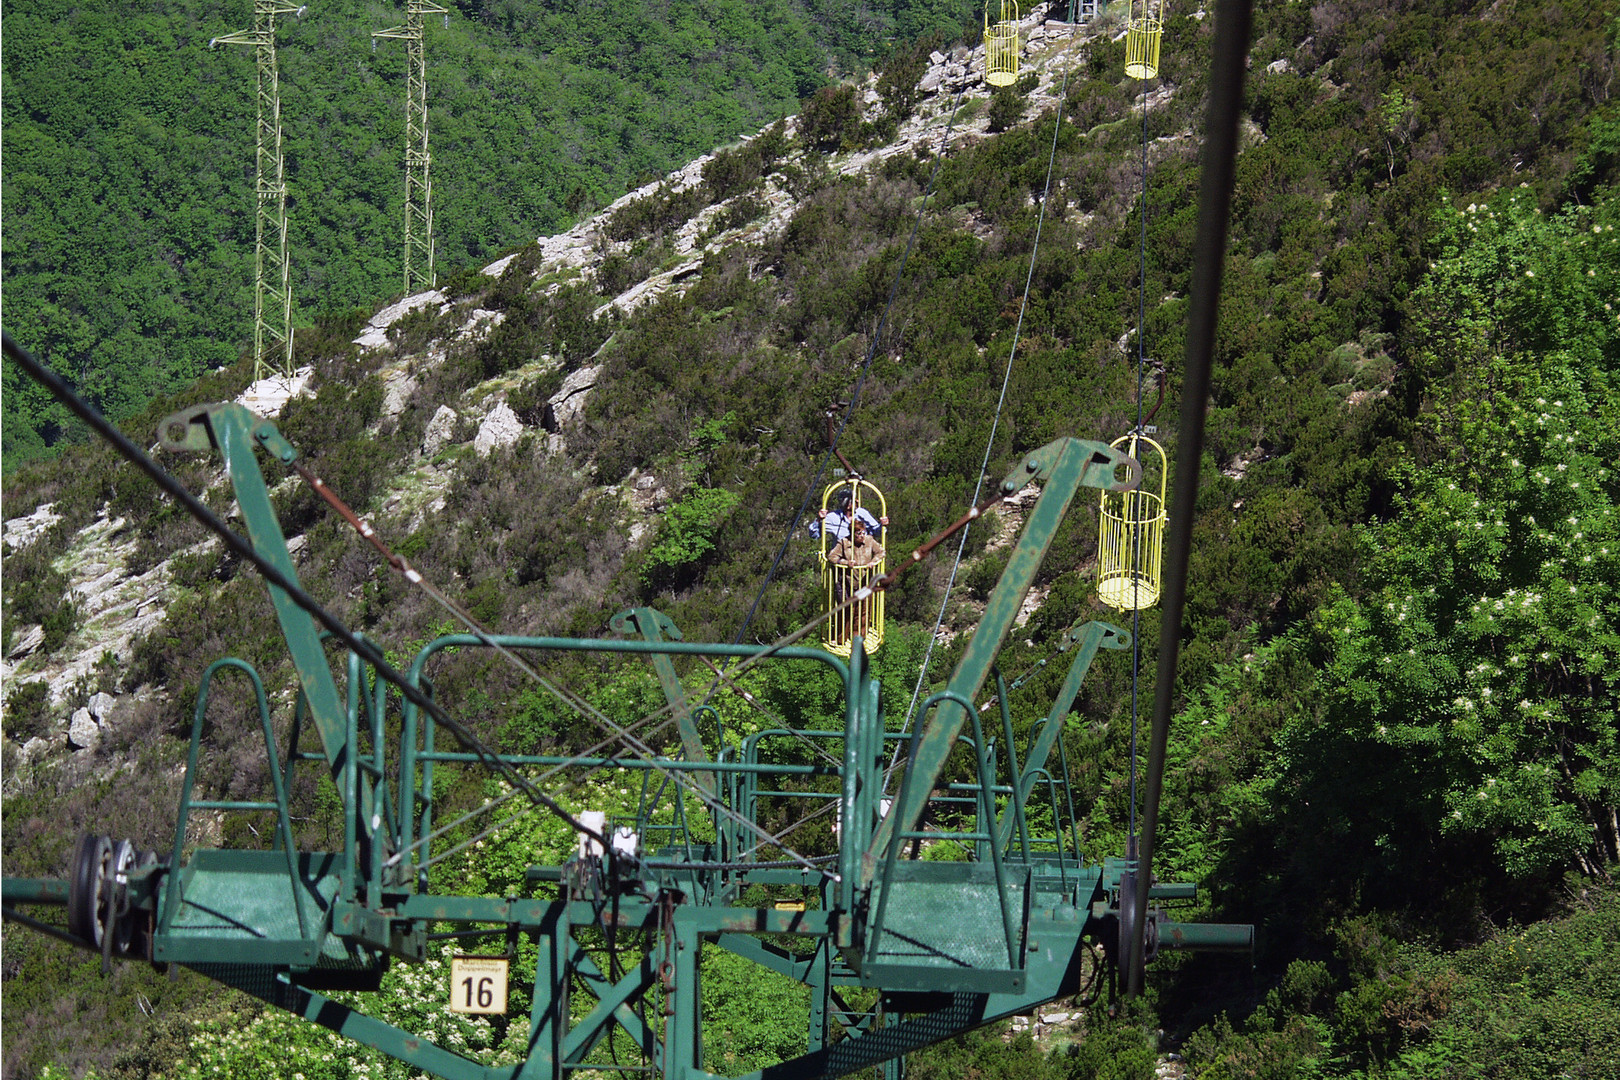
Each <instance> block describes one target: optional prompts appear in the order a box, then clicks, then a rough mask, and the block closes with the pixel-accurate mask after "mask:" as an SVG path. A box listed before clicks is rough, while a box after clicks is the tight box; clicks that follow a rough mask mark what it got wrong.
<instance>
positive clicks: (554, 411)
mask: <svg viewBox="0 0 1620 1080" xmlns="http://www.w3.org/2000/svg"><path fill="white" fill-rule="evenodd" d="M601 371H602V368H601V366H600V365H598V366H596V367H582V368H580V369H579V370H578V371H571V372H569V373H568V377H567V378H566V379H564V380H563V384H562V389H560V390H558V391H557V392H556V393H555V394H552V395H551V399H550V400H549V401H547V402H546V415H545V422H544V426H545V429H546V430H547V431H549V432H551V433H552V434H554V435H556V434H561V433H562V429H563V427H564V425H566V424H569V423H571V422H572V421H574V420H576V419H578V417H579V414H580V413H582V412H584V411H585V398H586V395H587V394H588V393H589V392H590V389H591V387H593V386H595V385H596V377H597V376H598V375H599V374H601Z"/></svg>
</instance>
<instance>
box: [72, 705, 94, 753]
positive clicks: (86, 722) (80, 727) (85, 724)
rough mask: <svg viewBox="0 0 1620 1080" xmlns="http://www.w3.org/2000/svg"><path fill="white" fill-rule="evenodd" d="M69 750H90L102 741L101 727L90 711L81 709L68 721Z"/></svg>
mask: <svg viewBox="0 0 1620 1080" xmlns="http://www.w3.org/2000/svg"><path fill="white" fill-rule="evenodd" d="M67 737H68V748H69V749H71V750H88V749H89V748H90V747H92V746H94V745H96V743H97V742H99V741H100V740H101V727H100V725H98V724H97V723H96V721H95V719H94V718H93V717H92V716H91V715H90V710H89V709H79V710H77V711H76V712H74V714H73V719H71V720H69V721H68V730H67Z"/></svg>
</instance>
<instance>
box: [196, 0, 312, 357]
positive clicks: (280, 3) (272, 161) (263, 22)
mask: <svg viewBox="0 0 1620 1080" xmlns="http://www.w3.org/2000/svg"><path fill="white" fill-rule="evenodd" d="M307 10H308V6H307V5H298V4H291V3H288V2H287V0H253V29H252V30H240V31H238V32H236V33H234V34H226V35H224V36H223V37H217V38H214V39H213V40H212V41H210V42H209V43H208V47H209V48H210V49H212V48H213V47H214V46H215V45H252V46H253V48H254V51H255V53H256V54H257V57H256V58H257V60H258V98H259V122H258V127H257V130H256V133H255V139H254V143H255V149H254V164H255V165H256V172H257V181H256V183H255V195H256V202H257V209H256V212H255V215H254V225H255V234H254V258H253V262H254V285H253V378H254V379H255V380H258V379H263V378H265V377H266V376H267V375H268V374H270V373H271V372H272V371H273V372H274V373H276V374H279V375H284V376H286V377H288V378H291V377H292V373H293V358H292V348H293V338H292V278H291V273H290V267H289V266H288V264H287V181H286V169H285V165H284V162H283V159H282V156H281V78H280V76H279V75H278V74H277V73H276V16H277V15H291V16H293V17H294V18H299V19H301V18H303V17H304V12H305V11H307Z"/></svg>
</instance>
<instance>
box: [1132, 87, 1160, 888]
mask: <svg viewBox="0 0 1620 1080" xmlns="http://www.w3.org/2000/svg"><path fill="white" fill-rule="evenodd" d="M1147 131H1148V128H1147V82H1146V80H1143V83H1142V196H1141V213H1140V215H1139V216H1140V217H1141V219H1142V238H1141V242H1140V243H1139V245H1138V248H1139V256H1140V265H1139V268H1138V270H1137V278H1136V429H1135V430H1136V431H1138V432H1140V431H1141V430H1142V370H1143V367H1144V365H1145V364H1146V362H1147V213H1148V203H1147V148H1148V135H1147ZM1155 408H1157V406H1155ZM1133 446H1134V444H1133ZM1141 534H1142V530H1141V529H1140V528H1136V529H1132V530H1131V794H1130V799H1131V808H1130V827H1129V830H1128V831H1127V832H1126V834H1125V845H1126V846H1125V857H1126V858H1127V859H1128V858H1130V857H1131V856H1132V854H1133V853H1134V852H1135V851H1136V758H1137V754H1136V729H1137V686H1138V682H1139V679H1140V676H1141V673H1142V604H1141V602H1140V593H1141V589H1142V575H1141V574H1140V573H1139V569H1140V565H1141V561H1140V557H1141V554H1142V535H1141Z"/></svg>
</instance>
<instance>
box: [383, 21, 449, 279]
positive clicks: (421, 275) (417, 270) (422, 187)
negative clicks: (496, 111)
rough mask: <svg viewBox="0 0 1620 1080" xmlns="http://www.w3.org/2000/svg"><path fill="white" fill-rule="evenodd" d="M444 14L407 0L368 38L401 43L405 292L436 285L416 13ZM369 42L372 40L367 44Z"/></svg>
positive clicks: (425, 110) (424, 64)
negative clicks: (399, 18)
mask: <svg viewBox="0 0 1620 1080" xmlns="http://www.w3.org/2000/svg"><path fill="white" fill-rule="evenodd" d="M424 15H444V16H445V17H446V19H448V18H449V15H448V9H446V8H442V7H440V6H439V5H438V4H435V3H434V2H433V0H408V2H407V3H406V5H405V23H404V25H403V26H391V27H389V28H388V29H387V30H378V31H376V32H375V33H373V34H372V35H371V36H372V37H373V38H398V39H399V40H401V41H403V42H405V57H406V75H405V293H406V295H407V296H408V295H411V294H413V293H418V292H422V291H423V290H426V289H431V288H433V287H434V285H435V284H437V280H438V279H437V277H436V275H435V273H434V269H433V185H432V182H431V180H430V179H429V176H428V166H429V165H430V164H431V162H432V155H431V154H430V153H429V152H428V107H427V57H426V53H425V51H424V48H423V43H422V16H424ZM373 44H375V42H374V43H373Z"/></svg>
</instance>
